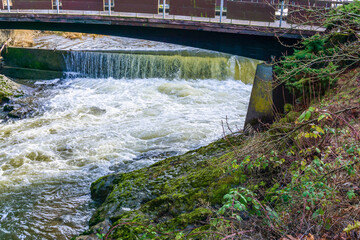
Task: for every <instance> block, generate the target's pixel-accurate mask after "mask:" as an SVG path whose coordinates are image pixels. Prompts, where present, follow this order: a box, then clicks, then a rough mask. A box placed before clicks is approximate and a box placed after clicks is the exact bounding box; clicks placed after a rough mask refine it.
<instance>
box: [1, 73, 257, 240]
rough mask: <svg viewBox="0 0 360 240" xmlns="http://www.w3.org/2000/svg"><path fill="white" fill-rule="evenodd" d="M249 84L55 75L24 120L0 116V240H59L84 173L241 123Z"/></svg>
mask: <svg viewBox="0 0 360 240" xmlns="http://www.w3.org/2000/svg"><path fill="white" fill-rule="evenodd" d="M250 92H251V85H245V84H244V83H242V82H241V81H235V80H231V79H228V80H223V81H220V80H216V79H205V80H204V79H203V80H169V79H162V78H151V79H131V80H128V79H113V78H108V79H92V78H76V79H66V80H61V81H60V80H59V81H58V82H57V83H56V84H54V85H49V86H48V87H46V88H45V90H44V92H42V93H41V97H39V100H38V104H39V105H40V106H43V108H42V109H41V110H40V111H39V113H38V114H37V115H36V116H34V117H32V118H28V119H24V120H19V121H15V122H8V123H5V124H2V125H0V239H69V238H71V237H72V236H74V235H76V234H77V233H79V232H81V231H83V230H85V229H86V225H87V221H88V219H89V218H90V215H91V213H92V211H93V206H92V202H91V199H90V195H89V191H90V190H89V187H90V184H91V182H93V181H94V180H96V179H97V178H98V177H101V176H103V175H105V174H108V173H110V172H113V171H122V172H124V171H130V170H134V169H138V168H141V167H145V166H148V165H150V164H152V163H154V162H156V161H158V160H159V159H163V158H164V157H166V156H170V155H174V154H180V153H183V152H186V151H188V150H190V149H194V148H197V147H199V146H202V145H205V144H207V143H209V142H211V141H212V140H215V139H217V138H219V137H221V136H222V127H221V121H224V120H225V118H226V117H227V118H228V119H229V123H230V125H231V126H232V127H234V128H235V127H238V128H241V127H242V125H243V121H244V117H245V114H246V110H247V104H248V101H249V97H250Z"/></svg>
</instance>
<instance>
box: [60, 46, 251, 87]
mask: <svg viewBox="0 0 360 240" xmlns="http://www.w3.org/2000/svg"><path fill="white" fill-rule="evenodd" d="M239 59H240V60H239ZM65 62H66V70H67V71H68V72H73V73H77V74H80V76H82V77H87V78H109V77H112V78H115V79H122V78H126V79H137V78H141V79H143V78H164V79H186V80H188V79H217V80H225V79H236V80H239V79H240V80H243V81H244V79H242V76H241V74H240V75H239V69H240V66H239V64H242V62H244V61H243V58H236V59H234V56H230V55H225V54H223V55H216V54H213V55H211V54H209V55H207V56H200V57H199V56H189V55H188V56H182V55H165V54H164V55H163V54H155V53H152V54H146V53H136V54H133V53H114V52H113V53H109V52H107V53H106V52H85V51H84V52H81V51H71V52H68V54H67V55H65ZM249 62H251V64H247V65H249V66H247V68H249V67H250V71H251V69H253V71H252V72H254V71H255V68H256V64H254V61H253V60H251V61H249ZM252 77H253V76H252ZM244 82H245V81H244ZM247 82H249V81H247Z"/></svg>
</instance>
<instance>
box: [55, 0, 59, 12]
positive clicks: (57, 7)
mask: <svg viewBox="0 0 360 240" xmlns="http://www.w3.org/2000/svg"><path fill="white" fill-rule="evenodd" d="M56 12H57V14H59V13H60V3H59V0H56Z"/></svg>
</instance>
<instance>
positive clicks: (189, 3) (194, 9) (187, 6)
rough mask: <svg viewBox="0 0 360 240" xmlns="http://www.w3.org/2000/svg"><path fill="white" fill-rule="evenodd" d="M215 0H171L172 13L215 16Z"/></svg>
mask: <svg viewBox="0 0 360 240" xmlns="http://www.w3.org/2000/svg"><path fill="white" fill-rule="evenodd" d="M215 5H216V1H215V0H171V3H170V15H181V16H192V17H207V18H214V17H215Z"/></svg>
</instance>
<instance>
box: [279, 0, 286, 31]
mask: <svg viewBox="0 0 360 240" xmlns="http://www.w3.org/2000/svg"><path fill="white" fill-rule="evenodd" d="M284 2H285V0H282V1H281V12H280V22H279V27H280V28H281V23H282V20H283V14H284Z"/></svg>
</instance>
